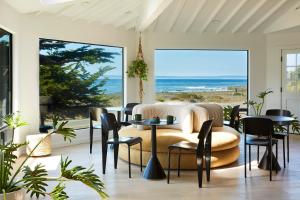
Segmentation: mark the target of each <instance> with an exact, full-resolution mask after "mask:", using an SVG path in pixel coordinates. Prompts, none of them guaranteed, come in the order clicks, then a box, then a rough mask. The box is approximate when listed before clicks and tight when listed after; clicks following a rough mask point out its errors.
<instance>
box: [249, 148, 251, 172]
mask: <svg viewBox="0 0 300 200" xmlns="http://www.w3.org/2000/svg"><path fill="white" fill-rule="evenodd" d="M249 171H251V145H249Z"/></svg>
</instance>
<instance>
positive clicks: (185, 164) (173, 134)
mask: <svg viewBox="0 0 300 200" xmlns="http://www.w3.org/2000/svg"><path fill="white" fill-rule="evenodd" d="M119 134H120V136H139V137H142V139H143V152H142V154H143V165H146V164H147V162H148V160H149V158H150V155H151V133H150V130H138V129H136V128H134V127H133V126H127V127H124V128H122V129H121V130H120V131H119ZM197 136H198V133H193V134H185V133H183V132H182V131H181V130H176V129H157V155H158V158H159V160H160V162H161V164H162V167H163V168H167V165H168V146H169V145H171V144H175V143H177V142H180V141H188V142H198V139H197ZM239 142H240V134H239V133H238V132H237V131H235V130H234V129H232V128H230V127H214V128H213V133H212V158H211V167H213V168H215V167H221V166H224V165H228V164H230V163H233V162H235V161H236V160H237V159H238V158H239V156H240V149H239ZM139 149H140V148H139V145H135V146H132V147H131V162H132V163H133V164H137V165H139V164H140V157H139V156H140V154H139V152H140V151H139ZM119 157H120V158H121V159H123V160H125V161H127V160H128V152H127V147H126V146H124V145H120V149H119ZM177 159H178V154H177V153H176V152H175V151H174V152H173V153H172V156H171V168H172V169H176V167H177ZM196 167H197V165H196V156H195V154H194V153H191V152H184V151H183V152H182V156H181V168H182V169H196Z"/></svg>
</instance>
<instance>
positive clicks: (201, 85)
mask: <svg viewBox="0 0 300 200" xmlns="http://www.w3.org/2000/svg"><path fill="white" fill-rule="evenodd" d="M246 86H247V79H246V78H244V77H202V78H190V77H188V78H187V77H169V78H157V79H156V92H210V91H228V90H229V87H246ZM104 88H105V89H106V93H108V94H112V93H117V92H120V91H121V90H122V80H121V79H119V78H113V79H109V80H108V81H107V83H106V85H105V87H104Z"/></svg>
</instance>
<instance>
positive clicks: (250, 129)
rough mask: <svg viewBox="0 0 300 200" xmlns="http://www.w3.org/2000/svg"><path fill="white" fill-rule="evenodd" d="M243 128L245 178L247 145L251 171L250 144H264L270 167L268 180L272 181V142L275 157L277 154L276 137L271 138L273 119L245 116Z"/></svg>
mask: <svg viewBox="0 0 300 200" xmlns="http://www.w3.org/2000/svg"><path fill="white" fill-rule="evenodd" d="M243 128H244V134H245V135H244V154H245V155H244V156H245V158H244V161H245V163H244V164H245V178H247V145H248V146H249V170H250V171H251V146H258V145H259V146H265V147H266V148H267V151H269V152H268V155H269V158H268V161H269V168H270V170H269V171H270V181H272V169H273V164H272V153H273V151H272V149H273V144H275V145H276V159H277V158H278V155H277V149H278V146H277V141H278V140H277V139H273V133H274V128H273V121H272V120H270V119H267V118H261V117H246V118H244V119H243ZM248 135H249V136H248ZM276 172H277V171H276Z"/></svg>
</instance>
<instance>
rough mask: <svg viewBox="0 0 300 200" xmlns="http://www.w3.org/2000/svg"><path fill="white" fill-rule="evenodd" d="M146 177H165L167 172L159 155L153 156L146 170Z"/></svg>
mask: <svg viewBox="0 0 300 200" xmlns="http://www.w3.org/2000/svg"><path fill="white" fill-rule="evenodd" d="M143 176H144V178H146V179H164V178H166V174H165V172H164V169H163V168H162V166H161V164H160V162H159V160H158V158H157V157H153V156H151V158H150V160H149V161H148V164H147V166H146V168H145V171H144V175H143Z"/></svg>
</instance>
